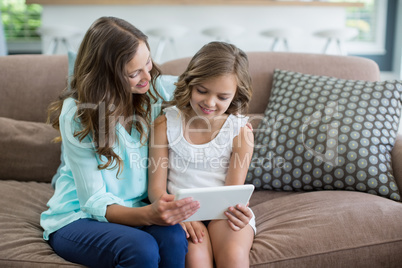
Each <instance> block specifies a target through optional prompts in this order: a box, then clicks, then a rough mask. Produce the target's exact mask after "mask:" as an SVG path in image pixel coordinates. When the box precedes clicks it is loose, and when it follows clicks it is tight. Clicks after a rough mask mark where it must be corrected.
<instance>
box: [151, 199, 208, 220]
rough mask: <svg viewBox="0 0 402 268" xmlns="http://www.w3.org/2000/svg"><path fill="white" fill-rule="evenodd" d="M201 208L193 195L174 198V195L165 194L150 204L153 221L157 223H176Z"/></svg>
mask: <svg viewBox="0 0 402 268" xmlns="http://www.w3.org/2000/svg"><path fill="white" fill-rule="evenodd" d="M199 208H200V203H199V202H198V201H193V200H192V198H191V197H188V198H184V199H181V200H176V201H175V200H174V195H170V194H163V195H162V196H161V197H159V198H158V199H157V200H156V201H155V202H153V203H152V204H151V205H150V209H151V215H150V217H151V222H152V224H156V225H175V224H177V223H179V222H181V221H184V220H185V219H187V218H188V217H190V216H191V215H193V214H194V213H195V212H196V211H197V210H198V209H199Z"/></svg>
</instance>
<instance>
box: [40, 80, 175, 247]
mask: <svg viewBox="0 0 402 268" xmlns="http://www.w3.org/2000/svg"><path fill="white" fill-rule="evenodd" d="M176 81H177V77H176V76H166V75H164V76H160V77H159V78H158V80H157V83H156V87H157V89H158V92H159V93H160V95H161V96H162V97H163V98H164V99H165V100H170V99H171V97H172V95H173V91H174V89H175V86H174V83H175V82H176ZM160 104H161V100H159V101H158V102H157V103H155V104H153V105H152V120H154V119H155V118H156V117H157V116H158V115H159V112H160V108H161V105H160ZM89 108H90V107H89ZM76 111H77V105H76V102H75V100H74V99H72V98H69V99H66V100H65V101H64V103H63V108H62V112H61V114H60V133H61V137H62V140H63V152H62V154H63V157H64V162H65V163H64V165H63V163H62V166H61V167H60V169H59V172H60V177H59V178H58V179H57V180H56V187H55V188H56V189H55V192H54V195H53V197H52V198H51V199H50V200H49V202H48V203H47V206H48V207H49V209H48V210H46V211H44V212H43V213H42V214H41V218H40V224H41V226H42V228H43V229H44V233H43V238H44V239H46V240H48V239H49V234H51V233H53V232H55V231H57V230H58V229H60V228H62V227H63V226H65V225H67V224H69V223H71V222H73V221H75V220H77V219H82V218H92V219H95V220H98V221H103V222H105V221H107V219H106V218H105V214H106V207H107V206H108V205H111V204H120V205H123V206H128V207H140V206H143V205H144V203H142V202H141V200H143V199H144V198H146V197H147V184H148V175H147V166H148V144H145V145H141V143H140V140H139V138H140V135H139V133H138V131H137V130H136V129H135V128H133V129H132V131H131V135H130V134H128V132H127V131H126V130H125V129H124V127H123V126H122V125H120V124H118V125H117V126H116V135H117V140H118V142H116V143H115V145H114V147H113V150H114V152H115V153H116V154H117V155H118V156H119V157H120V158H121V159H122V160H123V164H124V168H123V171H122V173H121V174H120V175H119V177H118V178H116V175H117V168H115V169H102V170H99V169H98V165H99V164H104V163H106V162H105V161H101V160H105V159H106V158H104V157H103V156H102V157H99V156H98V155H97V154H96V153H95V147H94V145H93V144H92V139H91V137H89V135H88V136H86V137H85V138H84V139H83V140H82V141H81V142H79V141H78V139H77V138H76V137H74V136H73V134H74V132H75V131H76V130H79V129H80V124H79V122H77V119H76V118H75V116H76Z"/></svg>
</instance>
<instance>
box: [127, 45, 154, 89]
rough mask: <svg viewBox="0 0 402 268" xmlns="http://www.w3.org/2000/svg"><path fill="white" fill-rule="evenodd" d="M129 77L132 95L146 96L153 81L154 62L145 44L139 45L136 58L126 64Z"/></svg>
mask: <svg viewBox="0 0 402 268" xmlns="http://www.w3.org/2000/svg"><path fill="white" fill-rule="evenodd" d="M126 70H127V75H128V77H129V81H130V86H131V93H135V94H144V93H146V92H147V91H148V90H149V82H150V81H151V74H150V73H149V72H150V71H151V70H152V61H151V53H150V52H149V50H148V48H147V46H146V45H145V43H144V42H140V43H139V45H138V50H137V53H135V55H134V58H133V59H132V60H131V61H129V62H128V63H127V64H126Z"/></svg>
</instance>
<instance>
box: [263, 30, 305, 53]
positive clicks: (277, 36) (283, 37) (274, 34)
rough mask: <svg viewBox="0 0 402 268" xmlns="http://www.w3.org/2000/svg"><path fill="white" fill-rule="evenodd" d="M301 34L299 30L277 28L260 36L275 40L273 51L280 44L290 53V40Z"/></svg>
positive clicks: (265, 31)
mask: <svg viewBox="0 0 402 268" xmlns="http://www.w3.org/2000/svg"><path fill="white" fill-rule="evenodd" d="M300 33H301V30H300V29H297V28H275V29H267V30H264V31H262V32H261V33H260V34H261V35H262V36H264V37H268V38H273V39H274V42H273V43H272V45H271V51H275V49H276V48H277V46H278V44H279V43H280V42H282V43H283V45H284V48H285V50H286V51H289V50H290V49H289V39H290V38H293V37H296V36H297V35H299V34H300Z"/></svg>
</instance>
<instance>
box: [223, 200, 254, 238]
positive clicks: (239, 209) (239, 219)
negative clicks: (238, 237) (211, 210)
mask: <svg viewBox="0 0 402 268" xmlns="http://www.w3.org/2000/svg"><path fill="white" fill-rule="evenodd" d="M225 215H226V217H228V223H229V225H230V228H232V230H233V231H239V230H241V229H243V228H244V227H245V226H246V225H247V224H248V223H249V221H250V220H251V218H252V217H253V214H252V213H251V211H250V209H249V208H248V204H247V205H246V206H244V205H240V204H238V205H236V207H229V209H228V211H226V212H225Z"/></svg>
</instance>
